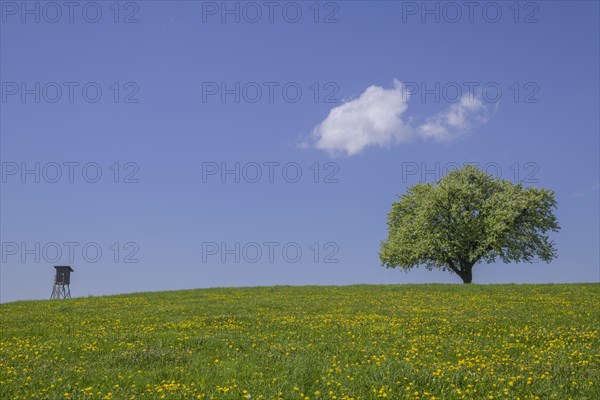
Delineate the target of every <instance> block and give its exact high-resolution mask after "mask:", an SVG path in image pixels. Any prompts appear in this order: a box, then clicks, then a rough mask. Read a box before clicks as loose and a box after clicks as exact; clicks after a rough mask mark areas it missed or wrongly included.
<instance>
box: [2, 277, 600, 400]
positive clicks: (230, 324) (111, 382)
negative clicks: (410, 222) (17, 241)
mask: <svg viewBox="0 0 600 400" xmlns="http://www.w3.org/2000/svg"><path fill="white" fill-rule="evenodd" d="M599 300H600V285H599V284H564V285H358V286H346V287H312V286H311V287H262V288H230V289H203V290H188V291H176V292H159V293H139V294H131V295H121V296H108V297H95V298H93V297H90V298H78V299H72V300H60V301H56V300H55V301H29V302H15V303H8V304H2V305H0V320H1V333H0V372H1V375H0V398H2V399H118V400H121V399H150V398H165V399H192V398H194V399H195V398H198V399H210V398H215V399H279V398H282V399H350V398H353V399H372V398H389V399H462V398H465V399H471V398H472V399H561V400H562V399H569V398H572V399H590V400H591V399H600V382H599V381H598V377H600V347H599V338H598V329H599V326H600V301H599Z"/></svg>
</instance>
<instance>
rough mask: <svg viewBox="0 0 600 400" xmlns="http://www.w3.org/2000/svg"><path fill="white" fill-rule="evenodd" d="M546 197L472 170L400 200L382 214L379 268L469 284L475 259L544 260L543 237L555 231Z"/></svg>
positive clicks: (550, 198)
mask: <svg viewBox="0 0 600 400" xmlns="http://www.w3.org/2000/svg"><path fill="white" fill-rule="evenodd" d="M555 209H556V201H555V200H554V192H553V191H551V190H548V189H543V188H535V187H524V186H523V185H522V183H518V184H515V183H513V182H510V181H506V180H500V179H498V178H494V177H493V176H492V175H490V174H487V173H485V172H483V171H481V170H480V169H479V168H477V167H475V166H473V165H465V166H464V167H463V168H461V169H456V170H453V171H451V172H449V173H448V174H447V175H446V176H444V177H443V178H441V179H440V180H438V181H437V182H436V183H419V184H416V185H414V186H411V187H409V188H408V189H407V192H406V193H405V194H402V195H400V200H399V201H397V202H395V203H393V204H392V210H391V211H390V212H389V214H388V221H387V225H388V237H387V238H386V239H385V240H384V241H383V242H382V243H381V249H380V253H379V257H380V259H381V263H382V265H384V266H385V267H387V268H395V267H399V268H401V269H403V270H410V269H412V268H415V267H418V266H421V265H422V266H424V267H425V268H427V269H429V270H433V269H441V270H445V271H451V272H453V273H455V274H457V275H458V276H459V277H460V278H461V279H462V280H463V282H464V283H471V281H472V278H473V273H472V270H473V267H474V266H475V265H476V264H477V263H479V262H480V261H485V262H488V263H490V262H494V261H496V260H502V261H503V262H505V263H508V262H532V261H533V260H535V259H536V258H537V259H539V260H542V261H545V262H550V261H551V260H552V259H554V258H555V257H556V255H557V253H556V248H555V246H554V242H553V241H552V240H551V239H550V237H549V235H548V233H549V232H551V231H554V232H557V231H558V230H559V229H560V227H559V226H558V222H557V220H556V217H555V216H554V214H553V211H554V210H555Z"/></svg>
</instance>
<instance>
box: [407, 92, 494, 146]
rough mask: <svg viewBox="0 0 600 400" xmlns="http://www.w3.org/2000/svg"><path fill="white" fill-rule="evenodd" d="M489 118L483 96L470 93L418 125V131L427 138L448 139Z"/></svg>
mask: <svg viewBox="0 0 600 400" xmlns="http://www.w3.org/2000/svg"><path fill="white" fill-rule="evenodd" d="M488 120H489V109H488V107H487V106H486V105H484V103H483V101H482V100H481V98H479V97H476V96H474V95H472V94H469V93H468V94H465V95H463V96H462V98H461V99H460V101H458V102H457V103H454V104H451V105H450V107H449V108H448V110H446V111H443V112H441V113H439V114H437V115H435V116H433V117H429V118H427V120H426V121H425V123H424V124H422V125H420V126H419V127H417V133H418V134H419V136H421V137H423V138H425V139H434V140H437V141H447V140H452V139H455V138H457V137H459V136H462V135H464V134H465V133H468V132H469V131H470V130H471V129H473V128H475V127H477V126H479V125H482V124H485V123H486V122H487V121H488Z"/></svg>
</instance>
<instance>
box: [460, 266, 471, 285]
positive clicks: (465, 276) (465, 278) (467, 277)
mask: <svg viewBox="0 0 600 400" xmlns="http://www.w3.org/2000/svg"><path fill="white" fill-rule="evenodd" d="M461 278H462V280H463V283H471V281H472V280H473V271H472V269H468V270H466V271H464V272H463V273H462V275H461Z"/></svg>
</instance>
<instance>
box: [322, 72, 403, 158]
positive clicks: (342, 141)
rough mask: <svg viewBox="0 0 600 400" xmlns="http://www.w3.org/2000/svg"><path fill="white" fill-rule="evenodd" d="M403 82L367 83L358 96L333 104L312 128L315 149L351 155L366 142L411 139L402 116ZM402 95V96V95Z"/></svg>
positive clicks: (358, 150)
mask: <svg viewBox="0 0 600 400" xmlns="http://www.w3.org/2000/svg"><path fill="white" fill-rule="evenodd" d="M404 94H405V92H404V89H403V87H402V83H401V82H399V81H397V80H395V81H394V87H393V88H392V89H384V88H382V87H380V86H369V87H368V88H367V89H366V90H365V91H364V92H363V93H362V94H361V95H360V96H359V97H358V98H356V99H354V100H350V101H348V102H346V103H344V104H342V105H340V106H337V107H335V108H333V109H332V110H331V111H330V112H329V115H328V116H327V118H325V120H324V121H323V122H321V123H320V124H319V125H317V126H316V127H315V129H314V130H313V133H312V136H313V139H314V140H315V143H314V146H315V147H316V148H317V149H320V150H325V151H327V152H329V153H331V154H339V153H345V154H346V155H354V154H357V153H360V152H361V151H362V150H363V149H364V148H365V147H367V146H389V145H391V144H394V143H398V142H405V141H408V140H410V139H411V137H412V130H411V128H410V126H408V125H407V124H406V123H405V122H404V121H403V120H402V118H401V116H402V114H403V113H404V112H405V111H406V109H407V107H408V103H407V101H406V100H407V98H406V96H403V95H404ZM403 97H404V98H403Z"/></svg>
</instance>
